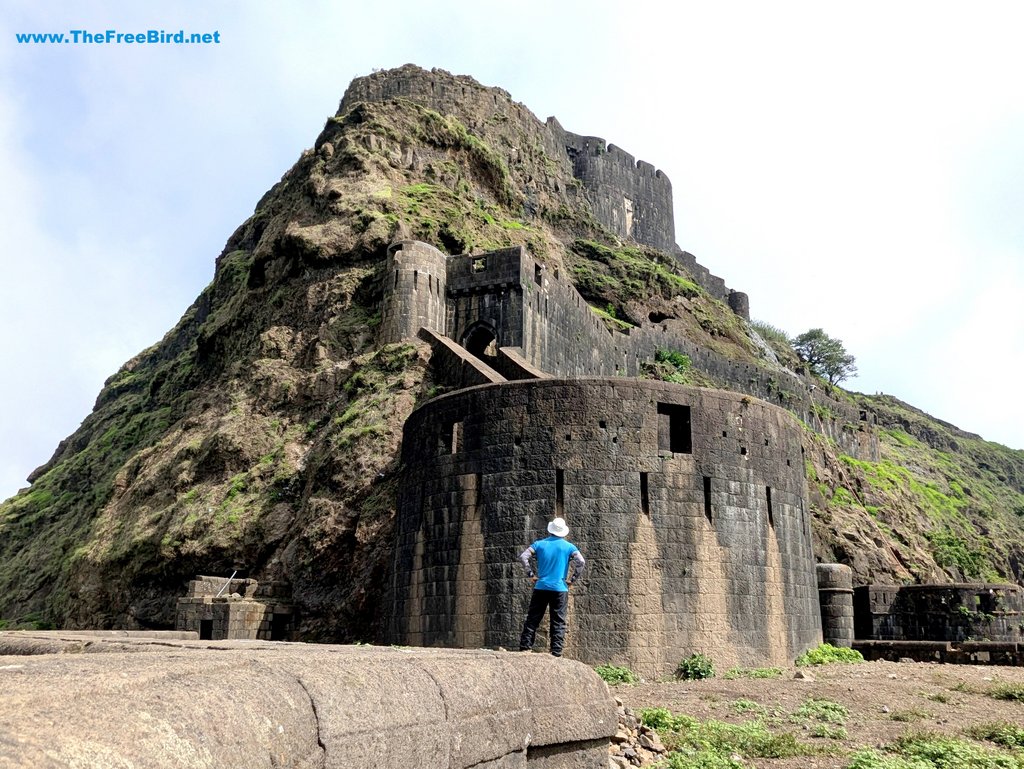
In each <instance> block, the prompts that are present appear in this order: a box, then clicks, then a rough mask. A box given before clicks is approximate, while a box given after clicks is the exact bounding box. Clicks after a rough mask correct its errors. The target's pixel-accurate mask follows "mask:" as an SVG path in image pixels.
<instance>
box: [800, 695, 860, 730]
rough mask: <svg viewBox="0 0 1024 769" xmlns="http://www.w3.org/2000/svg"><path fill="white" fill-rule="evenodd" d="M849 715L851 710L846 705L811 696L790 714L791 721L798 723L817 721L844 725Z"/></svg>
mask: <svg viewBox="0 0 1024 769" xmlns="http://www.w3.org/2000/svg"><path fill="white" fill-rule="evenodd" d="M849 715H850V711H849V710H847V708H846V706H845V705H841V704H839V703H838V702H833V701H832V700H816V699H814V698H813V697H810V698H808V699H806V700H804V701H803V703H802V704H801V705H800V707H799V708H797V709H796V710H795V711H794V712H793V715H792V716H790V721H792V722H793V723H797V724H805V723H808V722H809V721H817V722H819V723H822V724H837V725H839V726H842V725H844V724H845V723H846V719H847V718H848V717H849Z"/></svg>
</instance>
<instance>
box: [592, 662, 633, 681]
mask: <svg viewBox="0 0 1024 769" xmlns="http://www.w3.org/2000/svg"><path fill="white" fill-rule="evenodd" d="M594 670H595V671H596V672H597V674H598V675H599V676H601V678H602V679H603V680H604V681H605V683H608V684H611V685H612V686H616V685H618V684H636V683H639V682H640V677H639V676H637V674H636V673H634V672H633V671H632V670H630V669H629V668H627V667H621V666H619V665H598V666H597V667H596V668H594Z"/></svg>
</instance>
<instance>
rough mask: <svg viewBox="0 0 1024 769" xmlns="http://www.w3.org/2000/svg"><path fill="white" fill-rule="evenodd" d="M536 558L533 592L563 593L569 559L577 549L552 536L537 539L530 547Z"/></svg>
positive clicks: (569, 543) (565, 590)
mask: <svg viewBox="0 0 1024 769" xmlns="http://www.w3.org/2000/svg"><path fill="white" fill-rule="evenodd" d="M530 547H531V548H533V554H534V555H535V556H536V557H537V583H536V584H535V585H534V586H533V587H534V589H535V590H557V591H559V592H561V593H565V592H567V591H568V590H569V588H567V587H566V586H565V578H566V576H567V575H568V574H569V559H570V558H572V554H573V553H575V552H576V550H577V548H576V545H574V544H573V543H572V542H567V541H566V540H564V539H563V538H562V537H556V536H554V535H552V536H550V537H546V538H545V539H538V540H537V541H536V542H534V543H533V544H532V545H530Z"/></svg>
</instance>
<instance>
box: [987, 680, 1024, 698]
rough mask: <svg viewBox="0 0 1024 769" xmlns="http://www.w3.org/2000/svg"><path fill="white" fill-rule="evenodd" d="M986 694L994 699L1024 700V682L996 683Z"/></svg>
mask: <svg viewBox="0 0 1024 769" xmlns="http://www.w3.org/2000/svg"><path fill="white" fill-rule="evenodd" d="M985 694H987V695H988V696H989V697H991V698H992V699H994V700H1009V701H1011V702H1024V684H996V685H995V686H993V687H992V688H991V689H989V690H988V691H987V692H985Z"/></svg>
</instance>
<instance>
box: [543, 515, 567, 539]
mask: <svg viewBox="0 0 1024 769" xmlns="http://www.w3.org/2000/svg"><path fill="white" fill-rule="evenodd" d="M548 534H554V535H555V536H556V537H565V536H568V534H569V527H568V526H566V525H565V519H564V518H555V520H553V521H552V522H551V523H549V524H548Z"/></svg>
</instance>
